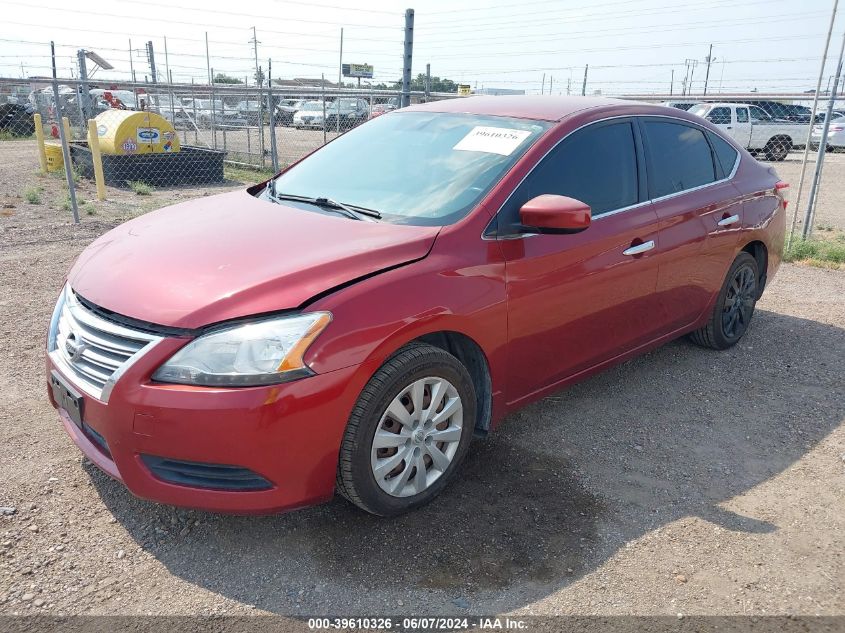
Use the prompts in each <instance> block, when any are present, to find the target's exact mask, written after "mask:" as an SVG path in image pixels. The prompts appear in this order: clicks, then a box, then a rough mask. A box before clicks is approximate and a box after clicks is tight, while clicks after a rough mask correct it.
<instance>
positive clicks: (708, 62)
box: [704, 44, 713, 95]
mask: <svg viewBox="0 0 845 633" xmlns="http://www.w3.org/2000/svg"><path fill="white" fill-rule="evenodd" d="M712 61H713V45H712V44H711V45H710V52H709V53H707V73H706V74H705V75H704V94H705V95H706V94H707V82H709V81H710V62H712Z"/></svg>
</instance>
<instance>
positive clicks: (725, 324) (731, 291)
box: [690, 252, 760, 350]
mask: <svg viewBox="0 0 845 633" xmlns="http://www.w3.org/2000/svg"><path fill="white" fill-rule="evenodd" d="M759 279H760V274H759V270H758V268H757V260H756V259H754V257H752V256H751V255H750V254H748V253H746V252H742V253H740V254H739V255H737V258H736V259H735V260H734V262H733V264H731V267H730V270H728V274H727V276H726V277H725V282H724V284H723V285H722V290H721V291H720V292H719V296H718V297H717V298H716V305H715V306H714V307H713V313H712V314H711V315H710V320H709V321H708V322H707V325H705V326H704V327H703V328H701V329H699V330H696V331H695V332H692V333H691V334H690V339H691V340H692V342H693V343H695V344H697V345H701V346H702V347H709V348H711V349H720V350H721V349H727V348H729V347H732V346H734V345H736V344H737V343H738V342H739V339H741V338H742V336H743V335H744V334H745V332H746V331H747V330H748V326H749V325H750V323H751V317H752V316H754V306H755V305H756V304H757V297H758V296H759V294H760V292H759V283H760V282H759Z"/></svg>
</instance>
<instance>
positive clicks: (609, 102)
mask: <svg viewBox="0 0 845 633" xmlns="http://www.w3.org/2000/svg"><path fill="white" fill-rule="evenodd" d="M613 105H633V103H632V102H630V101H623V100H621V99H608V98H606V97H563V96H560V97H557V96H552V95H543V96H540V95H536V96H535V95H531V96H522V95H520V96H511V95H504V96H495V97H493V96H479V97H465V98H462V99H445V100H442V101H434V102H430V103H425V104H420V105H413V106H410V107H408V108H405V109H406V110H416V111H429V112H457V113H462V114H478V115H489V116H508V117H515V118H522V119H538V120H543V121H560V120H561V119H563V118H566V117H568V116H570V115H571V114H574V113H575V112H579V111H581V110H586V109H588V108H598V107H601V106H613Z"/></svg>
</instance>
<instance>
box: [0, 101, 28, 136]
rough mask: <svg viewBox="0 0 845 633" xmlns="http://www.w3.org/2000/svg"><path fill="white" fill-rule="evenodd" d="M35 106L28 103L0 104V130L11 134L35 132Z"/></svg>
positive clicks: (24, 134)
mask: <svg viewBox="0 0 845 633" xmlns="http://www.w3.org/2000/svg"><path fill="white" fill-rule="evenodd" d="M35 112H36V110H35V107H34V106H33V105H32V104H30V103H17V102H15V103H3V104H0V132H4V133H6V134H9V135H11V136H32V135H33V134H35V119H33V115H34V114H35Z"/></svg>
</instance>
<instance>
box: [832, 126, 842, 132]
mask: <svg viewBox="0 0 845 633" xmlns="http://www.w3.org/2000/svg"><path fill="white" fill-rule="evenodd" d="M842 130H845V127H842V126H841V125H835V126H833V127H832V128H830V131H831V132H841V131H842Z"/></svg>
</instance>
